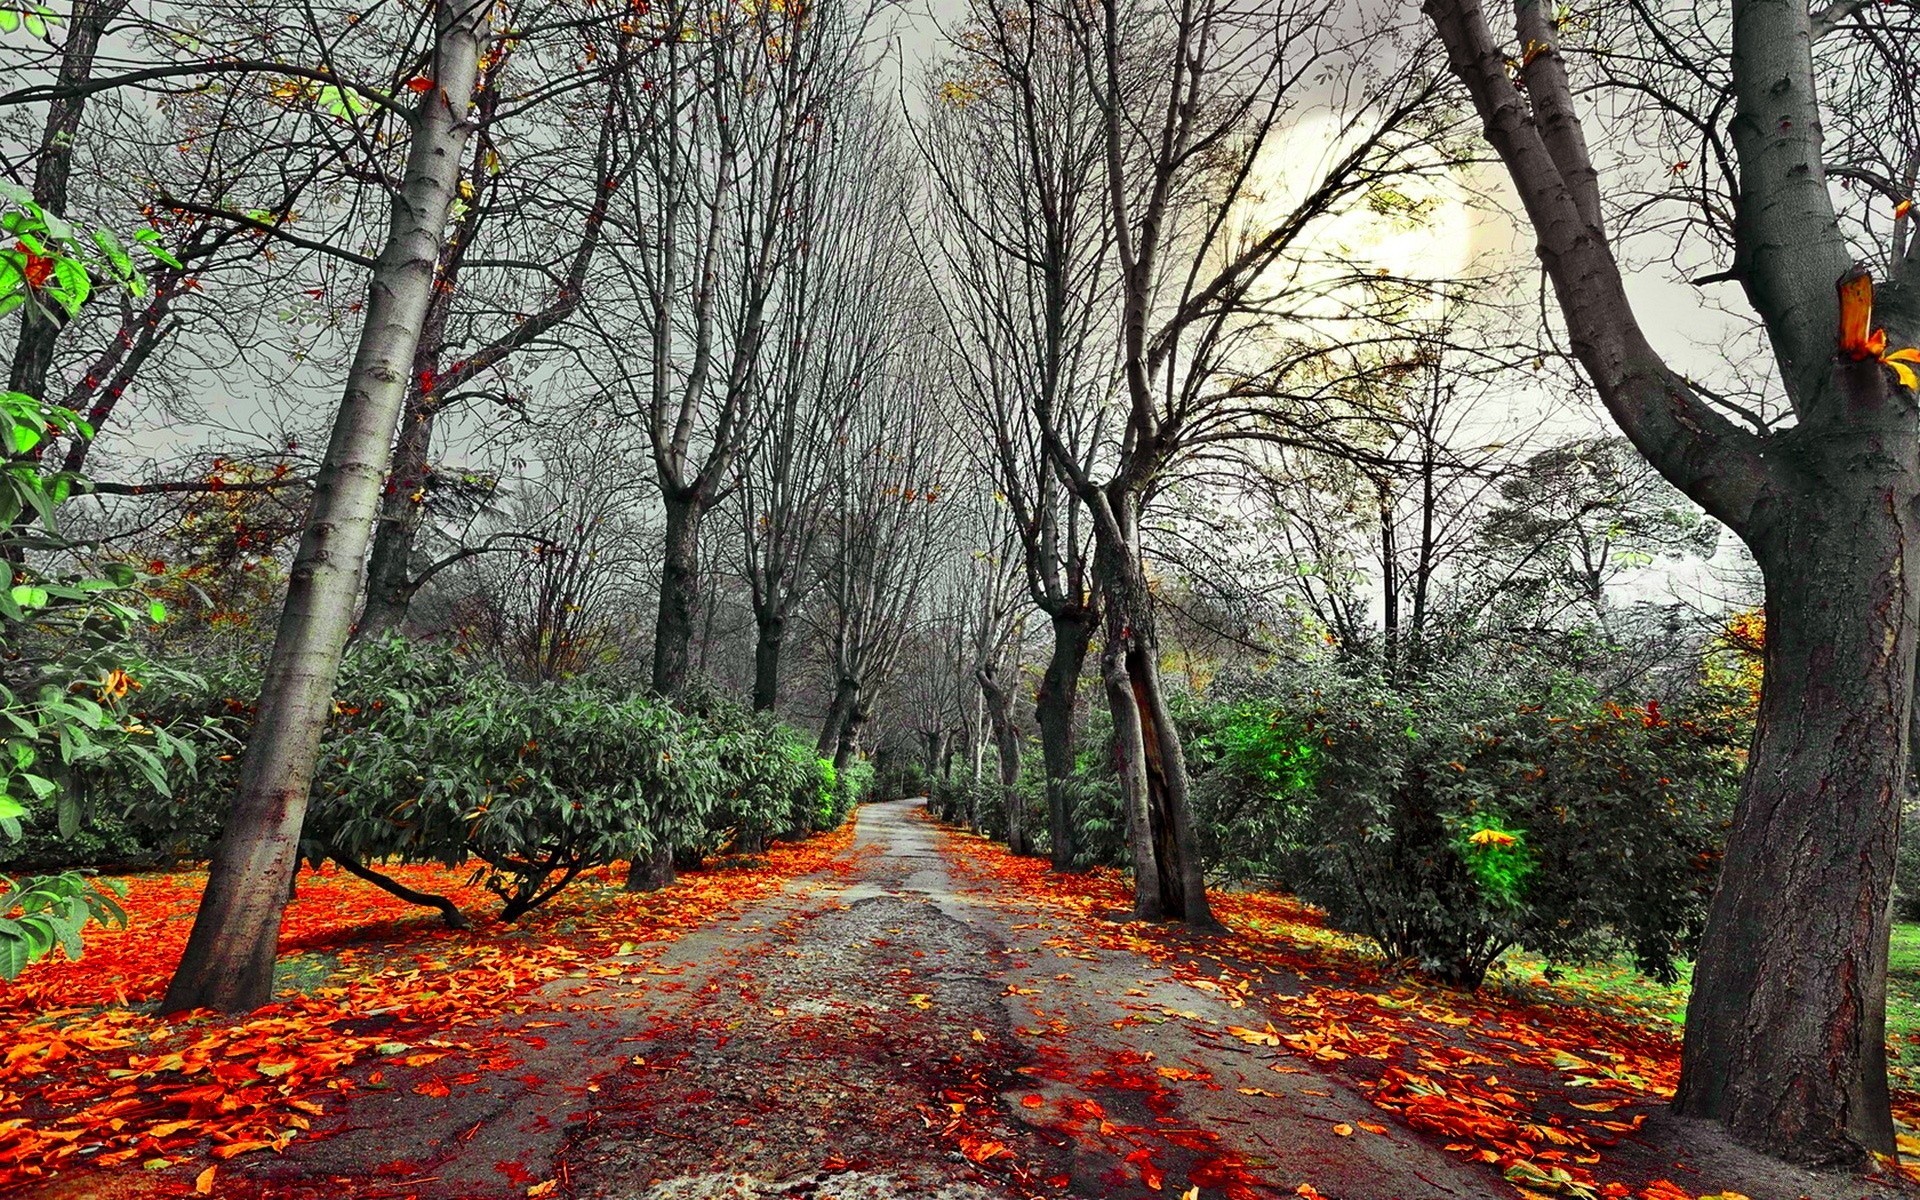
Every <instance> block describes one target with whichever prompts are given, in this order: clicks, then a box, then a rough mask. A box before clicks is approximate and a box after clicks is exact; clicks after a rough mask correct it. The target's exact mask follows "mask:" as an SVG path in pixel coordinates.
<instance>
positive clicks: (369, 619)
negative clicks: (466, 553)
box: [356, 395, 434, 639]
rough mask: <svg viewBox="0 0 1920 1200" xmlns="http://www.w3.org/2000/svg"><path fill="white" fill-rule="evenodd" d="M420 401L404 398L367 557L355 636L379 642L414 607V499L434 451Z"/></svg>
mask: <svg viewBox="0 0 1920 1200" xmlns="http://www.w3.org/2000/svg"><path fill="white" fill-rule="evenodd" d="M421 399H422V398H421V397H420V396H418V395H415V396H413V397H412V398H411V399H410V400H409V403H408V405H407V412H406V414H405V416H404V417H403V419H402V421H401V425H400V439H399V441H398V442H397V443H396V444H395V445H394V449H393V467H392V469H391V470H390V471H389V472H388V483H387V490H386V494H385V495H383V496H382V497H381V499H380V521H379V524H378V525H376V526H375V527H374V531H373V551H372V553H371V554H370V555H369V556H368V558H367V605H366V608H365V609H363V610H362V611H361V613H360V627H359V629H358V630H357V632H356V636H358V637H361V638H369V639H371V638H378V637H380V636H381V635H382V634H384V633H386V632H388V631H389V630H393V629H397V628H399V626H400V622H402V621H404V620H405V619H406V616H407V608H408V606H409V605H411V604H412V603H413V575H412V569H411V568H412V563H413V543H414V539H415V538H416V537H417V536H418V535H419V533H420V526H421V523H422V522H423V521H424V520H425V518H426V512H427V508H426V505H425V503H423V498H416V497H419V495H420V492H421V490H422V489H423V488H425V487H426V485H427V471H428V462H427V459H428V455H429V454H430V453H431V451H432V447H433V417H434V412H433V409H432V408H431V407H428V406H426V405H424V404H422V403H420V401H421Z"/></svg>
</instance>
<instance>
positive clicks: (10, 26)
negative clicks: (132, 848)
mask: <svg viewBox="0 0 1920 1200" xmlns="http://www.w3.org/2000/svg"><path fill="white" fill-rule="evenodd" d="M18 28H20V14H19V13H17V12H15V11H14V10H13V9H11V8H0V33H12V32H13V31H14V30H16V29H18ZM0 977H3V978H6V979H12V978H13V976H12V975H5V974H4V973H3V972H0Z"/></svg>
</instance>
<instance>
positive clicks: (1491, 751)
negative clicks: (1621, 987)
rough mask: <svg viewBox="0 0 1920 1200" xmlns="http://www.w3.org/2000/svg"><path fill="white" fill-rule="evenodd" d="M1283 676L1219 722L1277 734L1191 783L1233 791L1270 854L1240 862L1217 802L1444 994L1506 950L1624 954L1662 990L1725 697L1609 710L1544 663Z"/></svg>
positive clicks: (1686, 926) (1692, 898) (1726, 729)
mask: <svg viewBox="0 0 1920 1200" xmlns="http://www.w3.org/2000/svg"><path fill="white" fill-rule="evenodd" d="M1288 682H1289V683H1290V684H1291V686H1288V687H1283V688H1278V689H1274V690H1273V692H1272V694H1271V695H1270V696H1268V697H1267V698H1265V699H1259V698H1248V699H1247V700H1245V701H1243V702H1242V704H1241V705H1240V706H1238V707H1237V709H1236V711H1234V712H1233V713H1231V714H1229V715H1228V717H1227V718H1226V719H1225V720H1223V721H1222V722H1221V726H1222V727H1223V728H1227V729H1233V728H1244V727H1245V726H1246V725H1247V724H1248V722H1249V721H1250V720H1252V717H1251V716H1250V714H1253V713H1257V712H1259V711H1261V710H1263V709H1264V711H1265V713H1266V714H1267V716H1266V721H1267V723H1268V727H1269V728H1270V729H1271V730H1272V731H1273V732H1272V734H1271V736H1270V737H1264V736H1257V731H1256V734H1247V735H1245V736H1243V735H1241V734H1234V735H1232V737H1231V738H1228V739H1223V740H1222V742H1221V745H1220V748H1219V752H1218V753H1217V755H1216V757H1215V759H1214V761H1213V763H1212V769H1211V770H1210V771H1209V772H1208V773H1209V775H1210V776H1212V775H1218V776H1220V779H1218V780H1216V779H1212V778H1209V779H1208V781H1207V784H1206V787H1205V788H1204V789H1196V790H1197V791H1204V793H1206V794H1209V795H1215V796H1219V795H1225V794H1227V793H1230V792H1232V791H1234V790H1236V789H1235V788H1234V787H1231V786H1223V784H1225V783H1227V782H1229V781H1231V780H1234V779H1239V780H1241V781H1243V783H1242V785H1241V789H1240V790H1242V791H1243V792H1244V793H1245V794H1248V795H1251V796H1253V800H1252V801H1250V802H1248V803H1246V804H1245V805H1244V814H1243V815H1242V816H1241V817H1240V818H1239V819H1240V820H1241V822H1242V823H1243V824H1244V825H1245V826H1246V827H1248V828H1253V829H1256V830H1260V831H1262V832H1261V833H1260V834H1259V836H1260V837H1261V838H1267V837H1269V836H1271V838H1272V840H1271V843H1270V844H1271V845H1272V847H1273V849H1272V851H1271V852H1270V853H1268V854H1267V855H1266V856H1264V860H1262V858H1261V856H1258V855H1255V854H1252V853H1250V852H1249V850H1250V845H1249V843H1248V842H1247V841H1246V839H1245V838H1242V837H1241V836H1240V834H1239V832H1238V831H1237V830H1236V831H1233V832H1230V833H1229V832H1223V829H1222V825H1223V818H1222V815H1221V814H1222V812H1223V810H1221V809H1219V808H1217V807H1216V808H1215V809H1214V810H1213V811H1212V813H1211V814H1210V817H1211V819H1210V822H1209V824H1210V825H1211V826H1212V833H1213V836H1214V838H1215V839H1216V844H1226V845H1234V846H1237V847H1239V849H1237V850H1236V853H1237V854H1239V855H1240V856H1241V857H1242V858H1243V859H1244V860H1246V861H1250V862H1256V863H1257V862H1261V861H1264V862H1265V864H1266V872H1267V873H1269V874H1273V875H1278V876H1281V877H1284V878H1287V879H1288V880H1289V881H1290V882H1291V883H1292V885H1293V886H1294V888H1295V889H1296V890H1297V891H1298V892H1299V894H1300V895H1302V896H1303V897H1304V898H1306V899H1307V900H1309V901H1311V902H1313V903H1315V904H1318V905H1320V906H1321V907H1324V908H1325V909H1326V910H1327V911H1328V913H1329V914H1330V915H1331V917H1332V918H1333V920H1334V921H1335V922H1336V923H1338V924H1339V925H1341V926H1342V927H1344V928H1348V929H1352V930H1355V931H1358V932H1361V933H1363V934H1365V935H1367V936H1368V937H1370V938H1372V939H1373V940H1374V941H1375V942H1377V943H1378V944H1379V945H1380V947H1381V949H1382V950H1383V951H1384V952H1385V953H1386V954H1387V955H1388V956H1389V957H1391V958H1394V959H1398V960H1406V961H1410V962H1413V963H1416V964H1417V965H1419V966H1420V967H1421V969H1423V970H1425V971H1427V972H1429V973H1431V974H1433V975H1435V976H1437V977H1438V978H1440V979H1442V980H1444V981H1446V982H1449V983H1452V984H1455V985H1458V986H1463V987H1476V986H1478V985H1479V983H1480V982H1481V980H1482V979H1483V978H1484V976H1485V973H1486V971H1487V969H1488V967H1489V966H1491V964H1492V963H1493V962H1494V961H1496V960H1497V959H1498V958H1499V957H1500V955H1501V954H1502V953H1504V952H1505V951H1506V950H1507V949H1508V948H1510V947H1513V946H1523V947H1525V948H1527V949H1528V950H1531V951H1533V952H1535V953H1537V954H1540V955H1542V956H1544V957H1546V958H1548V959H1550V960H1555V961H1575V960H1580V959H1584V958H1590V957H1593V956H1597V955H1601V954H1604V953H1607V952H1609V951H1612V950H1615V949H1624V950H1627V951H1629V952H1631V953H1632V954H1633V955H1634V957H1635V959H1636V960H1637V961H1638V963H1639V964H1640V966H1641V967H1642V969H1644V970H1646V971H1647V972H1648V973H1650V974H1652V975H1654V976H1656V977H1657V978H1661V979H1672V978H1673V977H1674V961H1675V959H1676V958H1677V957H1678V956H1681V955H1683V954H1684V953H1686V952H1687V951H1688V950H1689V948H1690V947H1691V945H1692V943H1693V941H1694V939H1695V938H1696V937H1697V936H1698V933H1699V930H1700V927H1701V924H1702V922H1703V920H1704V916H1705V909H1706V901H1707V899H1708V896H1709V894H1710V892H1711V889H1712V885H1713V880H1714V875H1715V871H1716V869H1717V865H1718V853H1719V851H1718V847H1719V845H1720V840H1721V837H1722V835H1723V832H1724V828H1725V824H1726V821H1727V819H1728V816H1729V814H1730V812H1731V810H1732V804H1733V800H1734V797H1735V794H1736V790H1737V786H1738V776H1739V762H1738V759H1737V756H1736V754H1735V752H1734V748H1735V747H1736V746H1738V745H1739V744H1741V738H1740V732H1739V731H1738V730H1737V729H1735V728H1734V727H1733V721H1732V719H1731V718H1729V717H1727V716H1725V715H1724V714H1725V711H1726V709H1725V706H1724V705H1719V704H1716V703H1714V702H1713V698H1712V697H1706V696H1701V697H1697V698H1696V699H1697V701H1698V702H1697V703H1692V704H1691V705H1690V707H1689V709H1688V710H1687V711H1676V712H1669V711H1663V710H1662V708H1661V706H1660V705H1659V704H1658V702H1655V701H1649V702H1647V703H1646V704H1644V705H1640V706H1635V707H1622V706H1620V705H1616V704H1611V703H1607V702H1604V701H1602V700H1601V699H1600V698H1599V697H1598V696H1596V695H1595V693H1594V691H1593V689H1592V688H1591V686H1590V685H1588V684H1586V683H1585V682H1583V681H1581V680H1579V679H1577V678H1574V677H1572V676H1568V675H1565V674H1560V673H1555V672H1553V671H1550V670H1540V671H1535V672H1531V673H1528V672H1522V671H1517V670H1514V671H1506V672H1500V673H1494V672H1484V673H1474V672H1467V671H1463V672H1460V673H1457V674H1454V675H1452V676H1449V677H1445V678H1439V679H1434V680H1430V681H1428V682H1427V683H1426V684H1425V685H1424V686H1423V687H1422V688H1421V689H1420V690H1419V691H1418V692H1415V693H1411V694H1406V693H1400V692H1395V691H1392V690H1389V689H1387V688H1385V687H1383V686H1381V685H1380V684H1378V683H1377V682H1374V681H1372V680H1370V679H1364V678H1362V679H1353V678H1342V677H1340V676H1337V675H1334V674H1332V673H1326V672H1322V673H1319V674H1315V675H1308V676H1301V677H1296V678H1294V679H1292V680H1290V681H1288ZM1289 745H1291V746H1295V747H1298V749H1297V750H1292V751H1288V752H1286V753H1284V754H1280V755H1278V756H1276V754H1275V753H1274V750H1275V747H1286V746H1289ZM1245 781H1252V782H1245Z"/></svg>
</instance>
